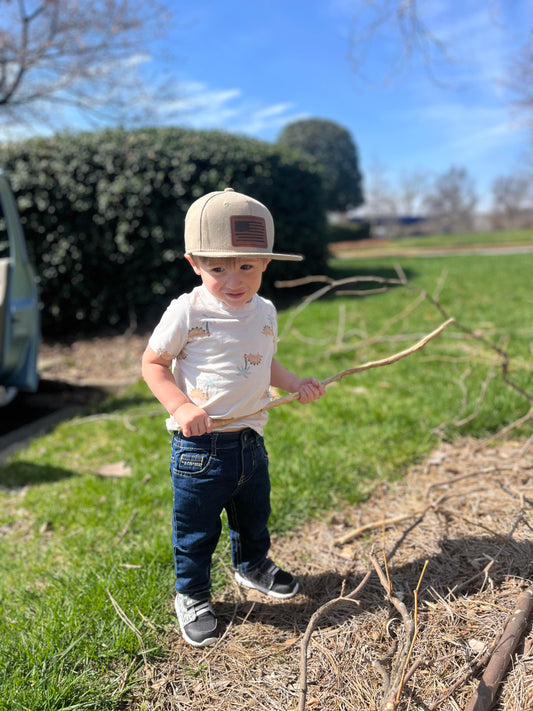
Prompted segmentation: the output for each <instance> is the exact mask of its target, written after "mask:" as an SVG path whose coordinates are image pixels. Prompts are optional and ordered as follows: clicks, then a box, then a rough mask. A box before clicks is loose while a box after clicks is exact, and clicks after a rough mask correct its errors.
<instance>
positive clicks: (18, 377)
mask: <svg viewBox="0 0 533 711" xmlns="http://www.w3.org/2000/svg"><path fill="white" fill-rule="evenodd" d="M40 335H41V334H40V318H39V303H38V293H37V285H36V280H35V273H34V270H33V267H32V265H31V264H30V261H29V259H28V254H27V251H26V242H25V239H24V232H23V230H22V225H21V224H20V219H19V214H18V210H17V205H16V202H15V198H14V197H13V193H12V191H11V187H10V185H9V181H8V179H7V176H6V174H5V172H4V171H2V170H1V169H0V386H1V387H2V388H3V390H4V394H5V391H6V389H10V390H11V391H12V390H13V389H16V390H25V391H30V392H31V391H35V390H36V389H37V386H38V381H39V378H38V372H37V354H38V350H39V342H40Z"/></svg>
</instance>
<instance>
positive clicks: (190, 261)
mask: <svg viewBox="0 0 533 711" xmlns="http://www.w3.org/2000/svg"><path fill="white" fill-rule="evenodd" d="M185 259H186V260H187V261H188V262H189V264H190V265H191V267H192V268H193V269H194V273H195V274H198V276H200V275H201V272H200V268H199V267H198V266H197V265H196V264H195V263H194V262H193V260H192V259H191V257H189V255H188V254H186V255H185Z"/></svg>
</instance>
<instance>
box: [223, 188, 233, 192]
mask: <svg viewBox="0 0 533 711" xmlns="http://www.w3.org/2000/svg"><path fill="white" fill-rule="evenodd" d="M224 192H225V193H234V192H235V190H234V189H233V188H224Z"/></svg>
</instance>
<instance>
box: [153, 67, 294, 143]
mask: <svg viewBox="0 0 533 711" xmlns="http://www.w3.org/2000/svg"><path fill="white" fill-rule="evenodd" d="M177 94H178V95H179V97H178V98H177V99H175V100H171V101H166V102H161V103H160V104H159V105H158V106H157V116H158V119H159V121H160V122H161V123H164V124H167V125H168V124H174V125H180V124H181V125H187V126H191V127H192V128H198V129H209V128H218V129H222V130H226V131H231V132H235V133H245V134H249V135H253V136H267V135H268V137H270V135H271V134H272V133H273V132H275V131H277V130H279V128H280V127H282V126H284V125H285V124H287V123H289V122H291V121H295V120H298V119H301V118H306V117H307V114H305V115H304V114H302V113H301V112H294V111H293V109H294V105H293V104H292V103H290V102H278V103H275V104H272V105H261V104H259V102H257V101H252V100H249V99H246V98H244V96H243V91H242V90H241V89H237V88H232V89H214V88H212V87H210V86H208V85H207V84H205V83H203V82H199V81H188V82H182V83H180V84H179V85H178V88H177Z"/></svg>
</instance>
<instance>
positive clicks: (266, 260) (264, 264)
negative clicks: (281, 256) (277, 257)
mask: <svg viewBox="0 0 533 711" xmlns="http://www.w3.org/2000/svg"><path fill="white" fill-rule="evenodd" d="M271 261H272V260H271V259H265V260H264V262H263V271H265V269H266V268H267V267H268V265H269V264H270V262H271Z"/></svg>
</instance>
